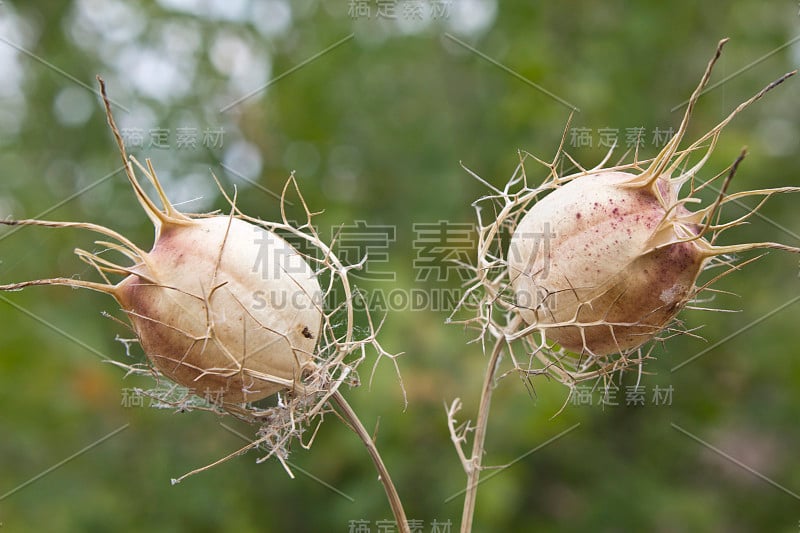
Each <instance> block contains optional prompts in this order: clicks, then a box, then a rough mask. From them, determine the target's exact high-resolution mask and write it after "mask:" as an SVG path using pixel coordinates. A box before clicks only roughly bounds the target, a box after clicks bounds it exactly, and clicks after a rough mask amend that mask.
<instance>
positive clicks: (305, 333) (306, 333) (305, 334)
mask: <svg viewBox="0 0 800 533" xmlns="http://www.w3.org/2000/svg"><path fill="white" fill-rule="evenodd" d="M303 337H305V338H306V339H313V338H314V335H312V334H311V332H310V331H309V330H308V326H306V327H304V328H303Z"/></svg>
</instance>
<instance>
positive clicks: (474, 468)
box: [461, 336, 506, 533]
mask: <svg viewBox="0 0 800 533" xmlns="http://www.w3.org/2000/svg"><path fill="white" fill-rule="evenodd" d="M505 342H506V339H505V338H504V337H502V336H501V337H499V338H498V339H497V342H496V343H495V345H494V349H493V350H492V354H491V356H490V357H489V364H488V365H487V367H486V376H485V377H484V380H483V390H482V391H481V403H480V405H479V407H478V419H477V420H476V425H475V437H474V439H473V441H472V456H471V457H470V460H469V465H468V466H467V488H466V490H465V495H464V511H463V513H462V515H461V533H470V531H472V519H473V517H474V515H475V501H476V499H477V497H478V483H480V478H481V469H482V461H483V453H484V443H485V442H486V428H487V426H488V425H489V408H490V407H491V403H492V393H493V392H494V378H495V374H496V373H497V363H498V361H499V360H500V354H501V353H502V352H503V346H504V345H505Z"/></svg>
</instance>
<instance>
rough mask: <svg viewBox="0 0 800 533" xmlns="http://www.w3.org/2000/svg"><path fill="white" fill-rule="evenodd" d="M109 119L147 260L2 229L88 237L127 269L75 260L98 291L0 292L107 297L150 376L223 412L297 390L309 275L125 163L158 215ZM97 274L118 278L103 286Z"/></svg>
mask: <svg viewBox="0 0 800 533" xmlns="http://www.w3.org/2000/svg"><path fill="white" fill-rule="evenodd" d="M104 94H105V93H104ZM106 106H108V102H106ZM107 111H108V117H109V122H110V124H111V126H112V130H113V131H114V133H115V136H116V138H117V142H118V144H119V147H120V151H121V153H122V156H123V161H124V163H125V168H126V172H127V176H128V179H129V181H130V183H131V185H132V187H133V190H134V191H135V193H136V196H137V198H138V200H139V203H140V204H141V205H142V207H143V208H144V210H145V212H146V213H147V215H148V216H149V217H150V219H151V220H152V221H153V224H154V226H155V230H156V238H155V243H154V245H153V248H152V249H151V250H150V251H149V252H146V251H144V250H142V249H141V248H139V247H138V246H136V245H135V244H133V243H132V242H131V241H130V240H128V239H127V238H125V237H124V236H122V235H120V234H118V233H116V232H115V231H113V230H111V229H108V228H105V227H102V226H98V225H95V224H89V223H75V222H50V221H40V220H19V221H11V220H6V221H4V223H5V224H11V225H39V226H47V227H56V228H59V227H60V228H66V227H77V228H84V229H89V230H92V231H94V232H97V233H99V234H101V235H104V236H106V237H109V238H110V239H112V240H113V241H115V242H105V241H97V242H98V244H101V245H102V246H104V247H106V248H109V249H112V250H115V251H117V252H119V253H121V254H122V255H124V256H125V257H127V258H128V259H130V260H131V262H132V263H133V264H132V266H122V265H118V264H115V263H112V262H111V261H109V260H107V259H105V258H103V257H101V256H99V255H96V254H92V253H89V252H87V251H84V250H76V254H77V255H78V256H79V257H80V258H81V259H83V260H84V261H86V262H87V263H89V264H91V265H92V266H94V267H95V268H97V270H98V271H99V272H100V273H101V274H102V275H103V277H104V278H105V280H106V283H95V282H90V281H84V280H78V279H72V278H52V279H44V280H35V281H29V282H23V283H15V284H11V285H4V286H0V290H16V289H20V288H23V287H26V286H30V285H68V286H72V287H83V288H88V289H93V290H97V291H101V292H104V293H106V294H110V295H111V296H113V297H114V298H115V299H116V300H117V301H118V302H119V304H120V306H121V307H122V309H123V310H124V312H125V313H127V315H128V317H129V319H130V321H131V323H132V325H133V329H134V331H135V333H136V335H137V337H138V340H139V341H140V343H141V345H142V348H143V350H144V352H145V354H146V355H147V357H148V358H149V360H150V361H151V362H152V364H153V365H154V366H155V368H156V369H158V370H159V371H160V372H161V373H163V374H164V375H166V376H167V377H169V378H170V379H172V380H173V381H175V382H176V383H179V384H180V385H183V386H185V387H188V388H189V389H191V390H192V391H194V392H195V393H196V394H198V395H200V396H207V397H211V398H214V399H217V398H218V399H221V401H222V403H223V404H229V405H230V404H240V403H242V402H252V401H256V400H259V399H262V398H265V397H267V396H270V395H272V394H274V393H276V392H278V391H280V390H285V389H296V386H297V385H298V384H299V383H300V381H301V377H302V376H303V375H304V373H307V372H309V371H311V370H312V369H313V367H314V365H315V363H314V361H313V355H314V351H315V347H316V345H317V341H318V338H319V336H320V329H321V327H322V323H323V311H322V308H321V304H322V291H321V288H320V285H319V282H318V281H317V278H316V275H315V273H314V272H313V270H312V269H311V267H310V266H309V265H308V263H307V262H306V261H305V259H304V258H303V257H302V256H301V255H300V254H299V253H298V252H297V250H295V249H294V248H293V247H292V246H291V245H290V244H289V243H287V242H286V241H285V240H284V239H283V238H281V237H280V236H278V235H277V234H276V233H274V232H272V231H270V230H269V229H267V228H265V227H262V226H258V225H256V224H253V223H251V222H248V221H245V220H242V219H241V218H237V217H235V216H234V213H231V215H230V216H225V215H216V216H198V217H189V216H187V215H185V214H183V213H180V212H179V211H178V210H177V209H175V207H174V206H173V205H172V204H171V203H170V201H169V199H168V198H167V196H166V194H165V193H164V190H163V188H162V187H161V184H160V183H159V181H158V177H157V176H156V173H155V171H154V170H153V167H152V166H151V165H150V163H149V161H147V168H145V167H144V166H142V165H140V164H139V163H138V162H137V161H136V160H135V159H133V158H131V159H132V161H133V162H134V163H135V164H136V165H137V166H138V167H139V170H140V171H141V172H142V173H143V174H144V175H145V176H146V177H147V178H148V179H149V181H150V182H151V183H152V184H153V186H154V187H155V189H156V191H157V193H158V195H159V197H160V200H161V204H162V207H161V208H159V207H157V206H156V204H155V203H154V202H153V201H152V200H151V199H150V198H149V197H148V196H147V195H146V194H145V192H144V190H143V189H142V187H141V185H140V184H139V182H138V180H137V178H136V175H135V173H134V169H133V166H132V164H131V162H130V161H128V160H127V157H126V155H125V150H124V146H123V144H122V140H121V138H120V137H119V133H118V131H117V129H116V126H115V125H114V123H113V117H112V115H111V113H110V109H107ZM105 273H113V274H121V275H124V276H125V278H124V279H122V281H120V282H118V283H111V282H110V281H109V280H108V278H107V277H106V276H105Z"/></svg>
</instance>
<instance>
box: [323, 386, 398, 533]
mask: <svg viewBox="0 0 800 533" xmlns="http://www.w3.org/2000/svg"><path fill="white" fill-rule="evenodd" d="M331 399H332V400H333V402H334V403H335V404H336V406H337V407H338V408H339V409H340V410H341V414H342V415H343V416H344V419H345V420H346V421H347V423H348V425H349V426H350V428H351V429H352V430H353V431H354V432H355V434H356V435H358V437H359V438H360V439H361V441H362V442H363V443H364V446H366V447H367V451H368V452H369V456H370V458H371V459H372V462H373V463H375V469H376V470H377V471H378V479H380V482H381V484H382V485H383V490H385V491H386V497H387V498H388V499H389V505H390V506H391V508H392V514H394V519H395V521H396V522H397V527H398V529H399V531H401V532H403V533H411V529H410V528H409V526H408V519H407V518H406V513H405V511H404V510H403V503H402V502H401V501H400V496H399V495H398V494H397V489H396V488H395V486H394V483H392V478H391V476H390V475H389V471H388V470H387V469H386V465H384V464H383V459H381V455H380V453H378V448H377V447H376V446H375V441H373V440H372V437H370V435H369V433H368V432H367V430H366V428H364V424H362V423H361V420H359V418H358V415H356V412H355V411H353V408H352V407H350V404H349V403H347V400H345V398H344V396H342V393H341V392H339V391H338V390H337V391H336V392H334V393H333V395H332V396H331Z"/></svg>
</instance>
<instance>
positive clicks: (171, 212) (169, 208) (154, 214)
mask: <svg viewBox="0 0 800 533" xmlns="http://www.w3.org/2000/svg"><path fill="white" fill-rule="evenodd" d="M96 79H97V83H99V84H100V95H101V96H102V98H103V105H104V106H105V110H106V119H107V121H108V125H109V127H110V128H111V131H112V133H113V134H114V140H115V141H116V143H117V148H119V153H120V157H121V158H122V164H123V166H124V167H125V175H126V176H127V177H128V181H129V182H130V184H131V186H132V187H133V190H134V192H135V193H136V198H137V199H138V200H139V203H140V204H141V205H142V208H144V210H145V212H146V213H147V216H148V217H150V219H151V220H152V221H153V224H154V225H155V226H156V230H158V228H159V227H160V226H161V225H170V224H172V225H181V224H185V223H189V222H191V221H192V219H191V218H189V217H187V216H186V215H184V214H183V213H181V212H179V211H178V210H177V209H175V207H174V206H173V205H172V203H171V202H170V201H169V199H168V198H167V195H166V193H165V192H164V189H163V188H162V187H161V183H159V181H158V178H157V177H156V174H155V170H153V167H152V165H151V164H150V161H149V160H148V161H147V167H148V168H147V169H145V168H144V167H143V166H142V165H141V164H140V163H139V162H138V161H137V160H136V159H135V158H133V157H131V158H130V160H129V159H128V153H127V151H126V150H125V142H124V141H123V140H122V135H120V133H119V129H118V128H117V123H116V121H115V120H114V114H113V113H112V112H111V102H110V101H109V99H108V94H106V82H105V80H103V78H102V77H100V76H99V75H98V76H96ZM131 161H133V162H134V163H135V164H136V166H138V167H139V168H140V170H141V171H142V173H143V174H144V175H145V177H147V179H148V180H149V181H150V183H152V184H153V186H154V187H155V188H156V192H157V193H158V196H159V198H160V199H161V203H162V204H163V206H164V212H162V211H161V210H160V209H158V207H157V206H156V205H155V204H154V203H153V201H152V200H151V199H150V197H149V196H147V193H145V192H144V189H142V186H141V185H140V184H139V180H138V179H136V173H135V172H134V171H133V167H132V166H131Z"/></svg>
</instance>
